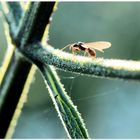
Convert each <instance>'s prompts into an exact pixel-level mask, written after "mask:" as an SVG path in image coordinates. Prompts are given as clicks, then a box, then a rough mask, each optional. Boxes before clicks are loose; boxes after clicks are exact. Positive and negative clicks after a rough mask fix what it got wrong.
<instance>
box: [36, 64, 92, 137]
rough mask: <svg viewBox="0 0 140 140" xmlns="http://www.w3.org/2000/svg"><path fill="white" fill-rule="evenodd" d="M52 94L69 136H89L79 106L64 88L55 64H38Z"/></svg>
mask: <svg viewBox="0 0 140 140" xmlns="http://www.w3.org/2000/svg"><path fill="white" fill-rule="evenodd" d="M38 68H39V69H40V71H41V72H42V75H43V77H44V80H45V83H46V85H47V88H48V90H49V93H50V96H51V98H52V100H53V103H54V105H55V107H56V110H57V113H58V115H59V117H60V119H61V122H62V124H63V126H64V128H65V130H66V132H67V135H68V137H69V138H73V139H76V138H89V136H88V132H87V130H86V127H85V124H84V121H83V120H82V118H81V115H80V113H79V112H78V110H77V107H76V106H74V104H73V102H72V101H71V99H70V97H69V96H68V95H67V93H66V91H65V90H64V87H63V85H62V84H61V82H60V79H59V77H58V75H57V73H56V71H55V68H54V67H53V66H48V65H46V66H44V65H41V63H39V64H38Z"/></svg>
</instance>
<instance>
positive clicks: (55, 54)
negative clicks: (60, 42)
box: [20, 43, 140, 80]
mask: <svg viewBox="0 0 140 140" xmlns="http://www.w3.org/2000/svg"><path fill="white" fill-rule="evenodd" d="M20 51H21V52H22V53H23V54H24V55H25V56H26V57H27V58H28V59H29V60H31V61H33V62H40V63H42V64H44V65H45V64H49V65H53V66H55V67H57V68H60V69H62V70H66V71H71V72H76V73H79V74H87V75H89V76H94V77H95V76H98V77H108V78H119V79H130V80H140V62H139V61H132V60H118V59H103V58H95V59H92V58H89V57H83V56H76V55H75V56H73V55H72V54H70V53H66V52H62V51H60V50H57V49H54V48H53V47H51V46H49V45H46V44H45V43H42V44H41V43H34V44H31V47H26V48H25V49H21V50H20Z"/></svg>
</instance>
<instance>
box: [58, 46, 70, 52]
mask: <svg viewBox="0 0 140 140" xmlns="http://www.w3.org/2000/svg"><path fill="white" fill-rule="evenodd" d="M68 47H70V45H67V46H65V47H64V48H62V49H60V50H61V51H63V50H64V49H66V48H68Z"/></svg>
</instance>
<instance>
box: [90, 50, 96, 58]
mask: <svg viewBox="0 0 140 140" xmlns="http://www.w3.org/2000/svg"><path fill="white" fill-rule="evenodd" d="M88 53H89V54H90V55H91V56H92V57H96V52H95V51H94V50H93V49H90V48H88Z"/></svg>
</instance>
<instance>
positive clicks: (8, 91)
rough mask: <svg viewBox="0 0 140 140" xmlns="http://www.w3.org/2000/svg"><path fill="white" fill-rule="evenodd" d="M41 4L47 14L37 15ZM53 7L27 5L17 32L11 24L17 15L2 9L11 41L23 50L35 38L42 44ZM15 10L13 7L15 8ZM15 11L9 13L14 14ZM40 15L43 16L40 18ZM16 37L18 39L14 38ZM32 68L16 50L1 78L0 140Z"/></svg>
mask: <svg viewBox="0 0 140 140" xmlns="http://www.w3.org/2000/svg"><path fill="white" fill-rule="evenodd" d="M33 5H36V6H33ZM37 5H38V6H37ZM42 5H43V7H44V9H49V11H48V13H45V12H44V13H43V12H40V11H42V9H41V8H40V7H42ZM10 6H11V7H10V8H12V6H17V9H20V8H19V4H15V5H14V3H13V4H12V5H10ZM53 6H54V2H51V5H50V4H47V3H41V2H40V3H39V2H38V3H35V2H32V3H31V4H30V6H29V9H28V11H27V12H26V13H25V14H24V17H23V19H22V20H21V19H18V20H21V23H22V21H26V22H24V24H25V26H24V27H25V28H23V24H21V25H20V26H18V29H16V30H15V24H13V23H15V22H16V21H14V19H15V18H14V17H13V16H15V15H16V14H15V13H13V14H8V13H6V12H5V7H4V10H3V12H5V13H4V15H5V17H6V20H7V21H8V24H9V29H10V35H11V38H12V42H13V43H15V45H16V47H21V46H22V48H24V47H25V44H28V43H30V41H33V40H36V39H37V40H38V41H41V37H42V35H43V33H44V30H45V27H46V25H47V24H48V23H49V18H50V16H51V13H52V11H53ZM8 7H9V6H8ZM14 9H16V8H15V7H14ZM14 9H13V10H11V11H9V12H15V10H14ZM32 9H33V10H32ZM39 13H40V14H42V15H40V14H39ZM10 15H12V16H10ZM21 15H22V13H21ZM30 17H34V18H31V20H28V19H29V18H30ZM42 18H44V20H42ZM40 20H41V21H42V22H43V23H42V24H43V26H40V23H39V21H40ZM26 25H27V26H26ZM34 26H35V28H34ZM37 29H40V34H38V32H36V30H37ZM27 31H28V32H27ZM21 32H22V33H24V34H21V35H19V33H21ZM17 34H18V35H19V36H17ZM7 38H10V37H9V36H8V37H7ZM31 38H32V40H31ZM15 50H16V49H15ZM31 67H32V64H31V63H29V62H28V61H27V60H26V59H25V58H23V56H21V55H19V53H18V52H17V50H16V51H14V53H13V55H12V58H11V62H10V63H9V65H8V68H7V70H6V73H5V75H4V77H3V79H2V82H1V88H0V96H1V97H2V98H1V104H0V122H1V125H0V138H4V137H5V135H6V133H7V130H8V128H9V125H10V121H11V119H12V117H13V114H14V112H15V109H16V106H17V104H18V102H19V99H20V97H21V93H22V91H23V88H27V86H26V87H25V86H24V85H25V82H26V79H27V77H28V74H29V72H30V70H32V69H31ZM32 76H33V75H32ZM31 79H32V78H30V80H31ZM17 82H18V85H17ZM29 83H30V82H29ZM28 87H29V86H28Z"/></svg>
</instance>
